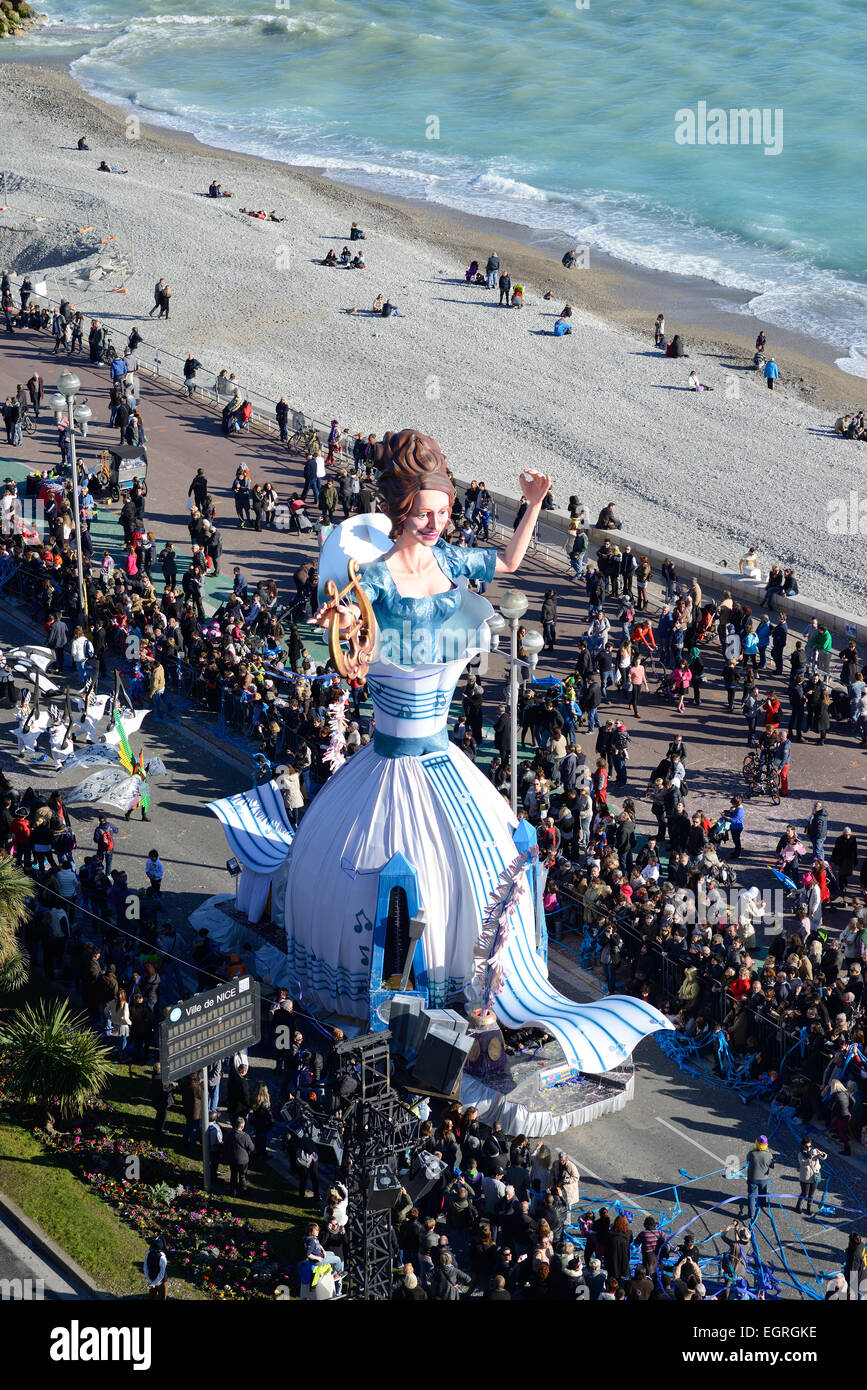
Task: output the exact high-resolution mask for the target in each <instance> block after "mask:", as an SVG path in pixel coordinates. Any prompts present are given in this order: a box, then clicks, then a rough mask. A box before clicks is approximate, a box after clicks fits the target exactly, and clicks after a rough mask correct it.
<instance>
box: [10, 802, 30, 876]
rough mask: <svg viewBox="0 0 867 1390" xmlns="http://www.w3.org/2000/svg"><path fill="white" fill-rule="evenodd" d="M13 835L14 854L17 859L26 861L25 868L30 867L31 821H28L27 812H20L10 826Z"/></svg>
mask: <svg viewBox="0 0 867 1390" xmlns="http://www.w3.org/2000/svg"><path fill="white" fill-rule="evenodd" d="M9 831H10V833H11V835H12V854H13V856H14V858H15V859H18V860H21V859H23V861H24V867H25V869H26V868H29V865H30V821H29V820H28V819H27V812H26V811H23V810H22V811H19V813H18V815H17V816H16V817H15V819H14V820H13V821H12V824H11V825H10V826H9Z"/></svg>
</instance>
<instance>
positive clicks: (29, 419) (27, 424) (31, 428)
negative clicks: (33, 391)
mask: <svg viewBox="0 0 867 1390" xmlns="http://www.w3.org/2000/svg"><path fill="white" fill-rule="evenodd" d="M21 428H22V430H23V431H24V433H25V434H35V433H36V421H35V420H34V419H33V416H32V415H31V414H30V413H29V412H28V411H26V410H25V412H24V414H23V415H22V416H21Z"/></svg>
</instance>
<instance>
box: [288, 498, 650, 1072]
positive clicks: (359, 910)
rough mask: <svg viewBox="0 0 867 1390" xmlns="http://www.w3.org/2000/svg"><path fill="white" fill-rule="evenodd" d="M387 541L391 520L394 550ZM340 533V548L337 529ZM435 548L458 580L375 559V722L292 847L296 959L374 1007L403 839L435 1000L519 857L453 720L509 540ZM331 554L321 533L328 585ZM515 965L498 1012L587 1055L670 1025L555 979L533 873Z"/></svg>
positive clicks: (307, 981) (339, 1007) (368, 570)
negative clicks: (379, 950)
mask: <svg viewBox="0 0 867 1390" xmlns="http://www.w3.org/2000/svg"><path fill="white" fill-rule="evenodd" d="M359 521H360V519H359V518H353V519H352V521H351V522H350V523H348V524H347V523H344V524H343V526H341V527H339V528H337V530H338V531H340V532H343V531H344V527H347V525H348V527H349V528H353V523H356V526H355V528H354V529H355V531H356V533H357V530H358V526H357V523H358V522H359ZM370 522H374V527H373V528H371V527H370V526H369V524H368V523H370ZM379 522H380V518H378V517H377V518H375V519H374V518H367V519H365V523H363V526H364V525H367V531H368V534H371V533H372V529H373V530H375V529H377V527H376V523H379ZM349 535H351V530H350V531H349V532H347V538H348V537H349ZM338 544H339V541H338ZM388 548H389V543H388V542H387V539H386V537H385V536H384V534H383V532H382V530H379V545H378V549H379V551H380V553H382V552H383V551H384V550H387V549H388ZM330 549H331V552H332V555H333V550H334V546H333V544H332V545H331V546H330ZM346 550H347V553H351V551H352V546H351V545H350V546H347V547H346ZM355 553H356V554H357V553H358V550H357V548H356V552H355ZM366 553H369V551H367V552H366ZM434 555H435V557H436V560H437V563H438V564H439V566H440V568H441V569H442V571H443V573H444V574H445V575H446V576H447V578H448V579H450V580H451V582H452V587H451V588H450V589H449V590H448V591H447V592H445V593H442V594H436V595H434V596H432V597H430V598H402V597H401V595H400V594H399V593H398V591H397V588H396V586H395V583H394V580H393V578H392V576H391V573H390V571H389V569H388V567H387V565H386V564H385V563H384V562H383V561H382V560H378V561H374V562H372V563H370V564H367V565H365V566H363V567H362V572H361V582H362V585H363V587H364V589H365V591H366V592H367V594H368V596H369V597H370V599H371V603H372V606H373V611H374V615H375V617H376V623H377V650H376V652H375V653H374V660H373V663H372V664H371V667H370V671H369V674H368V687H369V690H370V694H371V698H372V701H373V707H374V712H375V716H376V719H375V729H374V737H373V741H372V742H371V743H370V744H368V745H367V746H365V747H364V748H362V749H361V750H360V752H358V753H356V754H354V756H353V757H351V758H350V759H349V760H348V761H347V762H346V763H345V764H344V766H343V767H341V768H340V769H339V771H338V772H337V773H335V775H334V776H333V777H331V778H330V779H329V780H328V781H327V782H326V784H325V786H324V787H323V788H322V790H321V791H320V792H319V793H318V795H317V796H316V797H315V798H314V800H313V801H312V802H311V804H310V806H309V808H308V810H307V812H306V814H305V815H304V818H303V820H302V822H301V825H300V828H299V830H298V833H297V835H296V837H295V842H294V845H293V850H292V861H291V866H290V872H289V880H288V884H287V892H286V927H287V938H288V950H289V955H290V964H291V966H292V968H293V970H294V971H295V973H296V974H297V975H298V977H299V979H300V981H301V983H302V986H303V988H304V990H305V993H306V995H307V996H308V997H312V998H313V999H314V1001H315V1002H317V1003H318V1004H319V1005H320V1006H321V1007H323V1008H325V1009H328V1010H334V1011H335V1012H337V1013H340V1014H345V1015H348V1016H350V1017H353V1018H359V1019H364V1020H365V1021H367V1019H368V1016H369V1008H370V990H371V980H370V967H371V957H372V944H373V929H374V920H375V917H376V912H377V899H378V895H379V876H380V872H381V871H382V869H383V868H384V867H385V865H386V864H387V863H388V861H389V860H390V859H391V857H392V855H394V854H395V853H397V852H400V853H401V854H402V855H403V856H405V858H406V859H407V860H409V862H410V864H412V865H413V866H414V867H415V869H416V871H417V874H418V889H419V900H420V902H421V905H422V907H423V909H424V912H425V918H426V926H425V931H424V936H423V938H422V940H423V947H424V960H425V970H424V978H423V979H422V980H419V979H418V978H417V980H416V984H417V985H419V984H421V985H423V986H424V987H426V988H427V991H428V995H429V1000H430V1003H431V1005H440V1004H442V1003H443V1002H444V1001H445V1000H446V998H447V997H448V996H449V995H451V994H453V993H455V992H456V991H458V990H460V989H462V988H463V987H465V986H466V985H467V984H468V983H469V982H470V981H471V980H472V978H473V976H474V972H475V962H474V959H473V952H474V949H475V946H476V943H477V941H478V937H479V932H480V927H481V923H482V920H483V917H484V914H485V910H486V907H487V905H488V904H489V902H490V899H491V894H492V891H493V890H494V888H495V887H496V885H497V883H498V880H499V879H500V876H501V874H502V873H503V870H504V869H505V868H506V867H508V865H510V864H511V863H512V862H513V861H514V859H515V857H516V849H515V844H514V841H513V838H512V833H513V830H514V828H515V826H516V821H515V819H514V817H513V816H512V814H511V810H510V808H509V806H508V804H507V802H506V801H505V800H504V799H503V797H502V796H501V795H500V794H499V793H498V792H497V791H496V790H495V788H494V787H493V785H492V783H491V782H490V781H488V779H487V778H486V777H484V776H483V774H482V773H481V772H480V771H479V770H478V768H476V766H475V765H474V763H473V762H472V761H471V760H470V759H469V758H467V757H466V755H465V754H464V753H462V752H461V751H460V749H459V748H457V747H456V745H455V744H454V743H453V742H452V741H451V740H450V739H449V737H448V732H447V720H448V714H449V707H450V704H451V700H452V696H453V694H454V690H455V686H456V685H457V681H458V679H459V677H460V674H461V672H462V670H463V668H464V666H465V665H466V663H467V661H468V659H470V658H471V657H472V656H473V655H474V654H476V653H477V652H478V651H479V650H480V649H481V648H483V647H484V646H485V645H486V642H487V639H488V636H489V629H488V628H487V623H486V619H487V618H488V617H489V616H490V615H491V613H492V612H493V609H492V608H491V605H490V604H489V603H488V602H487V601H486V600H485V599H483V598H481V597H480V595H478V594H476V593H474V592H473V591H472V590H470V589H469V588H468V581H469V580H470V579H475V580H479V581H484V582H486V583H487V582H490V581H491V579H492V578H493V574H494V566H495V564H496V557H497V552H496V550H494V549H487V548H486V549H470V550H466V549H461V548H460V547H457V546H450V545H446V544H445V543H444V542H442V541H440V542H439V543H438V544H437V545H436V547H435V548H434ZM344 565H345V560H344ZM327 568H328V560H327V557H326V554H325V549H324V548H323V554H322V559H321V565H320V585H322V584H323V583H324V573H325V572H326V571H327ZM344 582H345V568H344ZM505 968H506V982H505V986H504V988H503V990H502V991H501V993H500V994H498V995H497V996H496V998H495V1001H494V1007H495V1009H496V1012H497V1015H498V1017H499V1019H500V1021H501V1022H502V1023H504V1024H506V1025H507V1026H510V1027H517V1026H519V1025H521V1024H524V1023H529V1022H535V1023H538V1024H540V1025H543V1026H545V1027H547V1028H548V1029H549V1030H550V1031H551V1032H553V1033H554V1034H555V1036H556V1037H557V1038H558V1040H559V1041H560V1043H561V1045H562V1046H563V1048H564V1051H565V1052H566V1055H567V1057H568V1058H569V1060H570V1061H571V1062H573V1064H575V1065H578V1066H580V1067H581V1068H582V1069H583V1070H585V1071H605V1070H607V1069H608V1068H609V1067H611V1066H615V1065H617V1064H618V1063H619V1062H621V1061H623V1060H625V1058H626V1057H628V1056H629V1053H630V1052H631V1051H632V1048H633V1047H634V1046H635V1044H636V1043H637V1042H638V1041H639V1040H640V1038H642V1037H643V1036H644V1035H645V1034H647V1033H649V1032H652V1031H654V1030H655V1029H657V1028H660V1027H667V1026H669V1025H668V1024H667V1022H666V1021H665V1020H664V1018H663V1016H662V1015H661V1014H660V1013H658V1011H657V1010H656V1009H653V1008H650V1006H648V1005H646V1004H643V1003H641V1001H639V1000H632V999H625V998H622V997H621V998H617V999H616V1000H610V1001H604V1002H600V1003H596V1004H590V1005H578V1004H575V1003H574V1002H573V1001H571V1000H569V999H566V998H565V997H564V996H562V995H560V994H559V993H558V992H557V991H556V990H555V989H553V987H552V986H551V985H550V984H549V982H548V978H547V967H546V964H545V961H544V959H543V958H542V956H541V955H540V954H539V953H538V952H537V949H536V923H535V912H534V904H533V900H532V893H531V892H530V891H529V887H528V888H527V890H526V891H525V892H524V893H523V894H522V895H521V897H520V900H519V906H518V909H517V911H516V913H515V915H514V917H513V926H512V934H511V938H510V941H509V945H508V948H507V956H506V967H505ZM374 983H375V984H378V983H379V982H378V981H376V982H374Z"/></svg>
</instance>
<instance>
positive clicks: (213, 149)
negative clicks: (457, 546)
mask: <svg viewBox="0 0 867 1390" xmlns="http://www.w3.org/2000/svg"><path fill="white" fill-rule="evenodd" d="M78 56H80V55H79V54H78V53H67V54H64V55H62V56H61V55H56V56H54V57H49V58H46V59H45V60H41V61H40V62H39V63H38V64H31V63H29V62H28V61H27V60H26V59H24V58H22V59H16V58H14V57H11V58H9V62H10V64H12V65H15V66H20V67H22V68H29V67H32V68H33V70H34V71H37V72H38V71H39V70H40V69H46V70H50V71H53V72H60V73H63V74H64V76H65V77H66V79H67V80H68V82H69V83H70V84H72V86H73V87H74V89H75V91H76V92H77V93H78V95H79V97H80V98H81V99H82V100H84V101H87V102H89V103H93V104H94V105H95V106H96V107H98V108H99V109H100V110H101V111H102V112H103V113H104V114H106V115H107V116H111V115H113V116H114V118H115V119H116V120H121V119H123V117H122V116H121V115H120V113H126V114H135V115H136V116H137V117H138V118H139V120H140V123H141V129H142V131H143V132H144V133H145V134H146V136H147V138H148V139H149V140H151V141H153V142H155V143H163V144H165V145H166V146H168V147H170V148H171V147H173V146H177V147H178V148H181V149H186V150H190V151H194V152H195V153H197V154H200V155H208V154H210V155H212V156H213V157H214V158H215V159H219V160H223V161H225V160H229V161H231V162H233V163H234V162H237V161H240V162H242V163H247V162H252V163H254V164H256V165H263V166H266V167H273V168H275V169H279V170H281V171H283V172H284V173H288V174H290V175H291V176H292V177H293V178H295V179H297V180H299V181H300V182H302V183H305V182H308V183H309V182H312V183H313V185H314V186H315V187H316V188H317V189H318V190H319V191H320V192H322V191H324V192H326V194H327V193H328V192H329V191H331V192H332V193H333V192H336V191H337V190H343V191H346V190H349V191H351V192H352V193H353V195H354V196H355V198H356V201H357V203H358V204H359V205H360V206H361V207H364V205H365V204H367V205H371V206H373V207H377V206H385V207H390V208H392V209H394V210H401V211H403V212H405V213H407V214H408V215H410V216H411V217H412V218H413V220H414V221H417V222H418V223H419V224H420V225H419V234H420V235H422V236H423V237H424V238H425V240H428V241H434V242H435V243H436V244H437V245H440V246H442V247H443V249H444V250H448V251H450V252H451V253H452V254H454V255H456V256H457V258H458V259H459V260H464V261H465V263H466V264H469V261H470V260H472V259H479V258H480V257H481V256H483V255H485V254H486V253H484V252H480V251H479V249H478V247H479V244H480V242H479V238H484V240H485V242H490V241H492V239H496V240H499V241H501V242H507V243H509V244H510V245H512V246H513V247H514V248H515V249H514V251H513V252H512V253H511V254H512V259H513V262H514V261H515V260H518V262H519V269H518V275H517V276H516V275H513V277H512V278H513V280H514V279H516V278H518V277H520V278H521V279H522V281H523V282H525V283H530V284H532V285H533V286H534V287H535V288H536V289H538V290H539V292H540V293H541V292H543V291H544V289H549V288H550V289H551V290H552V292H555V298H556V297H558V296H559V295H560V294H562V295H563V296H564V302H566V301H568V302H570V303H572V304H573V307H574V306H575V305H580V307H581V308H582V309H584V310H585V311H586V312H588V313H591V314H595V315H598V316H599V317H600V318H602V319H603V320H605V321H607V322H611V323H615V324H617V325H618V326H620V327H622V328H627V329H630V330H631V331H633V332H635V333H637V334H638V335H639V336H641V337H645V338H647V340H648V341H649V342H651V343H652V336H653V335H652V330H653V321H654V319H655V318H656V314H657V313H658V312H664V313H665V316H666V324H667V325H668V326H669V331H671V328H672V327H675V331H676V329H677V327H679V326H683V327H685V328H686V330H687V332H683V333H682V336H683V337H684V338H688V340H689V341H688V342H687V346H688V347H690V346H691V347H692V348H693V349H694V351H695V353H696V354H702V355H705V356H713V355H716V356H717V357H718V358H720V359H723V358H731V359H733V360H734V361H736V362H739V363H741V364H742V360H743V359H744V358H746V359H747V360H750V359H751V358H752V354H753V351H754V345H755V340H756V336H757V334H758V332H759V330H760V329H762V328H764V329H765V330H766V332H767V334H768V338H769V342H770V343H771V344H772V345H773V351H774V353H775V355H776V356H777V361H778V362H780V361H781V360H785V362H786V363H787V368H786V380H787V384H789V385H790V387H791V388H792V389H793V390H794V391H796V392H797V394H798V395H799V396H800V397H801V398H802V399H803V400H805V401H808V402H809V403H810V404H813V405H816V406H818V407H819V408H821V409H827V410H828V411H833V412H834V413H835V414H841V413H844V412H848V411H851V410H852V409H853V408H856V409H857V408H859V404H858V403H859V402H860V401H861V400H862V399H863V398H864V397H865V396H867V382H865V383H864V386H863V389H862V390H859V387H858V386H857V384H856V383H859V382H862V381H863V378H861V377H857V376H853V375H850V374H849V373H847V372H844V371H842V370H841V369H840V368H839V367H837V366H836V365H835V359H837V358H839V357H844V356H846V355H847V351H848V349H847V347H846V345H845V344H843V343H842V342H841V343H839V344H837V345H832V344H830V343H824V342H820V341H817V340H814V339H811V338H809V337H807V336H806V335H805V334H801V333H795V332H791V331H789V330H787V329H782V328H778V327H776V326H775V325H773V324H770V323H767V322H766V321H764V320H762V319H759V318H757V317H756V316H755V315H753V314H751V313H743V312H740V311H739V310H734V309H733V311H732V312H727V311H726V310H725V309H724V308H722V307H721V304H720V301H722V302H727V303H729V304H731V305H732V306H735V305H737V306H743V305H746V304H747V303H749V301H750V299H751V298H752V297H753V295H752V293H751V292H750V291H748V290H736V289H731V288H730V287H728V286H724V285H719V284H717V283H716V282H715V281H712V280H705V279H702V278H701V277H698V276H690V275H676V274H674V273H672V272H670V271H662V270H648V269H645V268H643V267H641V266H638V265H635V264H634V263H632V262H628V261H621V260H618V259H616V258H615V257H613V256H609V255H607V254H605V253H603V252H601V251H599V252H597V251H594V250H593V249H592V248H590V252H589V260H590V267H589V268H588V269H586V270H575V271H571V272H570V271H566V270H565V269H564V268H563V266H562V265H561V264H560V258H561V256H562V255H563V253H564V252H565V251H566V250H568V249H569V247H570V246H571V245H572V242H571V240H570V239H569V238H568V237H566V236H565V235H564V234H561V233H558V232H545V231H543V230H540V229H538V228H534V227H531V226H529V225H527V224H526V223H521V222H512V221H504V220H502V219H499V218H492V217H486V216H484V215H483V214H480V213H470V212H465V211H463V210H462V209H459V208H454V207H450V206H448V205H446V204H441V203H432V202H428V201H427V200H426V199H419V198H409V197H403V196H400V195H398V194H393V193H383V192H379V191H378V190H376V189H374V188H371V187H369V186H368V185H367V184H364V183H357V182H355V181H353V179H352V178H351V177H346V178H335V177H334V176H333V175H332V174H329V173H328V172H327V171H326V170H324V169H323V168H321V167H317V166H315V165H305V166H299V165H293V164H288V163H284V162H283V161H281V160H276V159H271V158H268V157H267V156H264V155H258V154H246V153H244V152H243V151H239V150H231V149H226V148H223V147H222V146H218V145H210V144H208V143H207V142H205V141H202V140H200V139H199V137H198V136H197V135H196V134H195V133H194V132H193V131H191V130H188V129H184V128H182V127H178V126H175V125H174V124H169V123H168V121H167V123H166V124H162V123H160V122H159V121H156V120H154V119H153V118H151V119H146V118H142V117H141V116H140V115H139V110H140V108H138V107H137V106H136V105H135V104H134V103H132V102H128V101H127V102H121V101H117V102H112V101H109V100H107V99H106V98H105V97H102V96H95V95H92V94H91V93H90V92H88V91H87V89H86V88H85V87H84V86H83V85H82V84H81V83H80V82H79V81H78V80H77V79H76V78H75V77H74V76H73V75H72V74H71V72H70V70H69V69H70V65H71V63H73V62H74V61H75V59H76V58H77V57H78ZM5 61H6V55H4V54H3V53H2V52H0V64H2V63H3V62H5ZM356 220H357V219H356ZM501 259H502V257H501ZM712 301H717V303H714V302H712ZM739 369H740V368H739ZM850 383H851V385H850Z"/></svg>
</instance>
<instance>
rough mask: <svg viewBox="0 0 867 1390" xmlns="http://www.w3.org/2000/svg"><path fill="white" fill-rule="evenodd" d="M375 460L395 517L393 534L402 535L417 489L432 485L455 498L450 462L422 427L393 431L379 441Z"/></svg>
mask: <svg viewBox="0 0 867 1390" xmlns="http://www.w3.org/2000/svg"><path fill="white" fill-rule="evenodd" d="M374 460H375V464H376V468H377V471H378V473H379V488H378V491H379V496H380V499H381V501H382V506H383V511H384V512H385V513H386V515H387V516H389V517H390V518H391V521H392V536H393V537H394V536H398V535H400V532H401V530H402V528H403V524H404V522H405V521H406V518H407V517H408V516H409V513H410V512H411V510H412V506H413V501H414V498H415V494H416V493H417V492H421V491H422V490H423V489H425V488H430V489H434V490H436V491H439V492H445V493H447V494H448V497H449V500H450V502H453V501H454V497H455V489H454V484H453V483H452V481H451V479H450V478H449V475H448V463H447V461H446V458H445V455H444V454H443V452H442V450H441V449H440V447H439V445H438V444H437V442H436V440H435V439H431V437H430V435H427V434H420V433H419V432H418V430H399V431H397V432H396V433H391V432H389V433H387V434H386V435H385V436H384V437H383V439H382V440H381V441H380V442H379V443H378V444H377V446H376V450H375V454H374Z"/></svg>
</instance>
